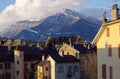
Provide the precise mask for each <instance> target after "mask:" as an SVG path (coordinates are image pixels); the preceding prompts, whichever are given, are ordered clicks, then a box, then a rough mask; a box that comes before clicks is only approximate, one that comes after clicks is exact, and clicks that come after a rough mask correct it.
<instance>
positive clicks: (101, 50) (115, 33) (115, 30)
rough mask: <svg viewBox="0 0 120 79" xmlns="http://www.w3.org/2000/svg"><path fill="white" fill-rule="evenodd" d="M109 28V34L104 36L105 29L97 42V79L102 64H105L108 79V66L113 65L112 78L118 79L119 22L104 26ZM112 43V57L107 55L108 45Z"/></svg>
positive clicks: (119, 69)
mask: <svg viewBox="0 0 120 79" xmlns="http://www.w3.org/2000/svg"><path fill="white" fill-rule="evenodd" d="M104 27H106V28H108V27H109V28H110V29H109V30H110V36H109V37H107V36H106V29H105V30H104V32H103V33H102V35H101V36H100V39H99V40H98V42H97V49H98V50H97V56H98V58H97V60H98V79H102V64H106V66H107V78H106V79H109V66H113V79H120V75H119V73H120V58H119V57H118V44H120V22H118V23H115V24H110V25H108V26H104ZM109 44H111V45H112V57H109V56H108V45H109Z"/></svg>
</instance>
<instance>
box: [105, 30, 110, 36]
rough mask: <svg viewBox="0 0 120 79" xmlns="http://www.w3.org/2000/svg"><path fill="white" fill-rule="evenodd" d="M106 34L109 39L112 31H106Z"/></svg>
mask: <svg viewBox="0 0 120 79" xmlns="http://www.w3.org/2000/svg"><path fill="white" fill-rule="evenodd" d="M106 34H107V37H109V36H110V29H109V28H107V29H106Z"/></svg>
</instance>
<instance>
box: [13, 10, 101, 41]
mask: <svg viewBox="0 0 120 79" xmlns="http://www.w3.org/2000/svg"><path fill="white" fill-rule="evenodd" d="M25 23H26V22H25ZM33 24H34V23H33ZM100 25H101V22H100V21H99V20H98V19H96V18H94V17H90V16H86V15H83V14H80V13H78V12H75V11H72V10H69V9H66V10H64V11H62V12H60V13H56V14H54V15H52V16H49V17H47V18H46V19H44V21H42V22H39V23H37V24H36V25H35V26H34V27H32V28H31V27H30V28H29V27H28V28H27V29H24V30H22V31H21V32H20V33H19V34H17V35H16V36H15V37H16V38H23V39H31V40H36V41H40V40H45V39H47V38H48V36H76V35H80V36H81V37H82V38H83V39H85V40H88V41H91V40H92V39H93V38H94V36H95V34H96V33H97V31H98V29H99V27H100ZM16 26H17V25H16ZM27 26H28V25H27Z"/></svg>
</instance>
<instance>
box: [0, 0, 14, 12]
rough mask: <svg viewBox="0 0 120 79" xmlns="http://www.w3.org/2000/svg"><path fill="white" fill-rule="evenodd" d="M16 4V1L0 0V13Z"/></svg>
mask: <svg viewBox="0 0 120 79" xmlns="http://www.w3.org/2000/svg"><path fill="white" fill-rule="evenodd" d="M14 3H15V0H0V12H2V11H3V10H4V9H5V8H6V7H7V6H8V5H10V4H14Z"/></svg>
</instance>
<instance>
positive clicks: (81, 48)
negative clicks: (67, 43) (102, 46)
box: [74, 44, 88, 53]
mask: <svg viewBox="0 0 120 79" xmlns="http://www.w3.org/2000/svg"><path fill="white" fill-rule="evenodd" d="M74 48H75V49H77V50H78V51H80V53H87V51H88V48H87V46H84V44H75V45H74Z"/></svg>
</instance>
